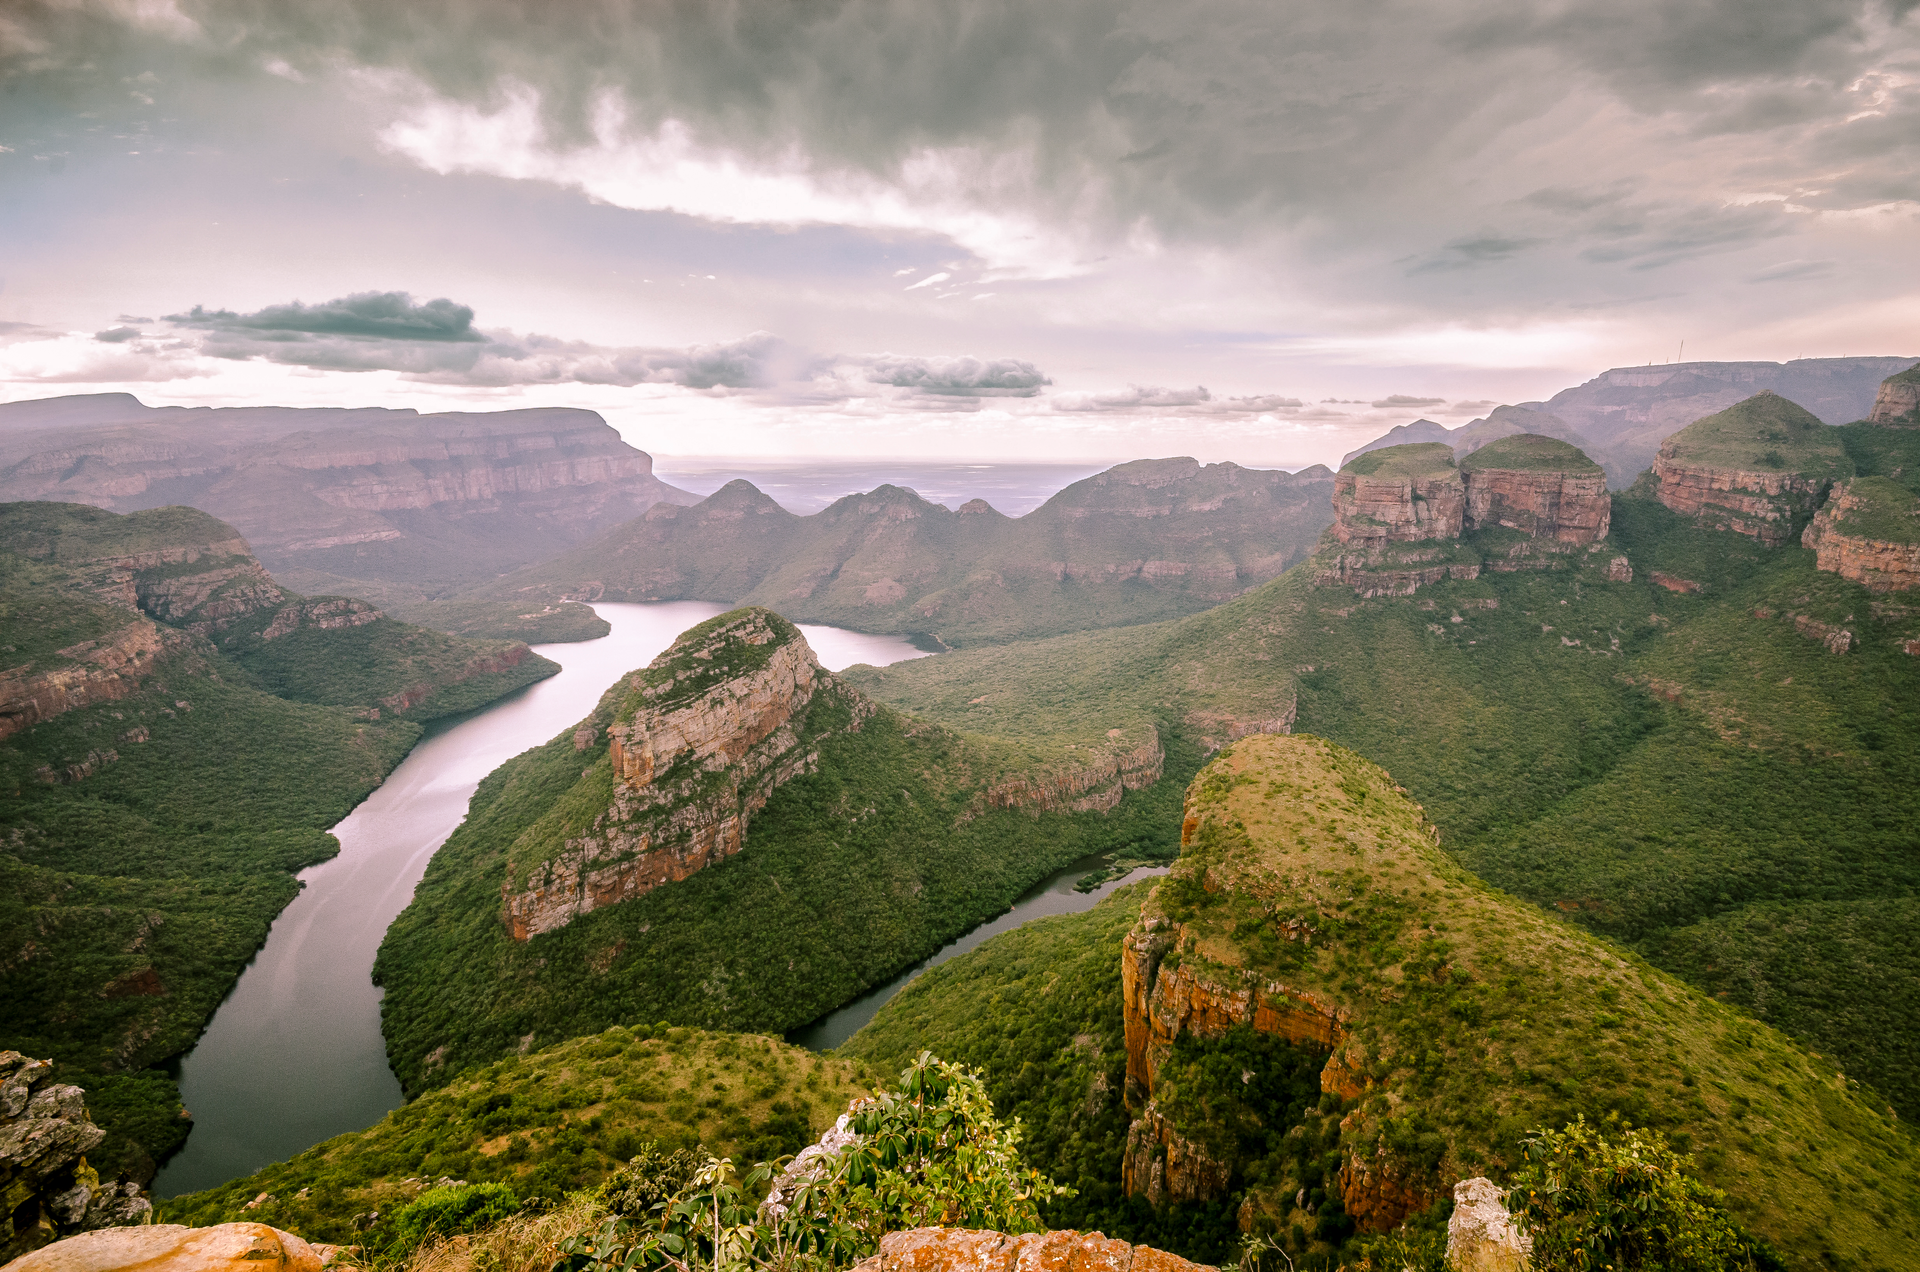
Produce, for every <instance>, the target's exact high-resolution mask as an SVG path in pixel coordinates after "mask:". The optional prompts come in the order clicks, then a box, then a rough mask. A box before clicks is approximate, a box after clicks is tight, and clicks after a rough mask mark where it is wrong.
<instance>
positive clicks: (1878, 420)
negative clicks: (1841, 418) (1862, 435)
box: [1867, 366, 1920, 428]
mask: <svg viewBox="0 0 1920 1272" xmlns="http://www.w3.org/2000/svg"><path fill="white" fill-rule="evenodd" d="M1867 422H1868V423H1869V424H1891V425H1894V426H1895V427H1897V428H1920V366H1913V367H1908V368H1907V369H1906V370H1905V371H1902V372H1901V373H1900V374H1899V375H1890V376H1888V377H1887V378H1886V379H1884V380H1882V381H1881V382H1880V392H1879V393H1878V394H1876V395H1875V396H1874V399H1873V410H1871V411H1869V412H1868V413H1867Z"/></svg>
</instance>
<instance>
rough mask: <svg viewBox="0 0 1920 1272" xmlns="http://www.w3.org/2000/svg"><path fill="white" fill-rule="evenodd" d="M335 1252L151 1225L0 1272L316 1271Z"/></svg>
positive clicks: (225, 1230)
mask: <svg viewBox="0 0 1920 1272" xmlns="http://www.w3.org/2000/svg"><path fill="white" fill-rule="evenodd" d="M333 1253H334V1247H332V1246H314V1245H309V1244H307V1243H306V1242H305V1241H302V1240H301V1239H300V1238H299V1237H296V1236H294V1235H293V1234H292V1233H291V1232H282V1231H280V1230H279V1229H278V1228H270V1227H268V1226H267V1225H266V1224H264V1223H222V1224H216V1225H214V1226H213V1227H211V1228H189V1227H186V1226H184V1225H182V1224H177V1223H155V1224H146V1225H144V1226H141V1227H137V1228H102V1229H100V1230H99V1231H97V1232H83V1233H81V1234H80V1235H78V1236H74V1237H68V1238H66V1239H65V1240H62V1241H56V1242H54V1243H53V1244H52V1245H48V1246H42V1247H41V1248H40V1249H38V1250H35V1251H34V1252H33V1253H31V1254H27V1255H22V1256H21V1257H20V1258H18V1259H15V1260H14V1261H13V1262H12V1263H9V1264H7V1265H6V1267H5V1268H4V1269H0V1272H114V1270H115V1269H120V1268H137V1269H139V1270H140V1272H221V1270H222V1269H231V1270H232V1272H320V1269H321V1268H323V1267H325V1266H326V1264H327V1263H328V1262H329V1261H330V1260H331V1258H332V1256H333Z"/></svg>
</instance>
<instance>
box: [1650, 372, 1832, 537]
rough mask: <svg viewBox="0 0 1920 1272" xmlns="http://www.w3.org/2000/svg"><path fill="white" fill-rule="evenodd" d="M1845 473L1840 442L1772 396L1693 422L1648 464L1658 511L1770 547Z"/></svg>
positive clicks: (1793, 531)
mask: <svg viewBox="0 0 1920 1272" xmlns="http://www.w3.org/2000/svg"><path fill="white" fill-rule="evenodd" d="M1850 472H1851V464H1850V462H1849V461H1848V460H1847V458H1846V453H1845V451H1844V450H1843V449H1842V448H1841V445H1840V437H1839V434H1837V433H1835V432H1834V431H1833V430H1831V429H1829V428H1827V427H1826V426H1825V425H1823V424H1821V422H1820V421H1819V420H1818V419H1817V418H1816V417H1814V416H1813V415H1812V414H1811V413H1810V412H1808V411H1806V410H1804V409H1802V408H1801V407H1799V406H1796V405H1795V404H1794V403H1792V402H1789V401H1787V400H1786V399H1785V398H1783V397H1780V396H1778V395H1776V394H1774V393H1772V392H1771V391H1768V392H1762V393H1760V394H1758V395H1756V396H1754V397H1751V398H1748V399H1747V400H1746V401H1744V402H1741V403H1739V404H1737V405H1735V406H1731V407H1728V408H1727V409H1726V410H1724V411H1721V412H1720V413H1719V414H1717V415H1709V416H1706V417H1705V418H1702V419H1698V420H1695V421H1694V422H1693V423H1691V424H1689V425H1687V427H1685V428H1684V429H1681V430H1680V431H1679V432H1678V433H1675V434H1674V435H1673V436H1672V437H1670V438H1668V439H1667V441H1666V443H1665V444H1664V445H1663V446H1661V448H1660V454H1659V455H1658V457H1657V458H1656V459H1655V460H1654V463H1653V476H1654V480H1655V482H1656V483H1657V485H1656V490H1657V492H1658V495H1659V498H1660V502H1661V503H1663V504H1665V505H1666V506H1667V507H1668V508H1670V509H1672V510H1673V511H1674V512H1676V513H1679V514H1680V515H1681V516H1683V517H1690V518H1693V519H1694V520H1696V521H1697V522H1698V523H1699V524H1700V525H1702V526H1704V527H1706V528H1707V529H1712V530H1732V531H1735V532H1737V533H1739V534H1744V535H1748V536H1750V537H1752V538H1755V539H1758V540H1759V541H1760V542H1762V543H1764V544H1766V545H1767V546H1769V547H1779V546H1780V545H1782V544H1784V543H1787V542H1789V541H1790V540H1792V539H1793V538H1794V537H1795V536H1796V535H1798V534H1799V533H1800V531H1801V529H1802V528H1803V527H1804V525H1805V524H1806V519H1807V518H1808V517H1811V516H1812V515H1813V513H1814V511H1815V509H1817V508H1819V507H1820V505H1821V503H1822V502H1823V501H1825V499H1826V497H1827V491H1828V490H1829V489H1830V488H1831V487H1832V485H1833V483H1834V481H1835V480H1837V479H1840V478H1844V477H1846V476H1848V475H1849V473H1850Z"/></svg>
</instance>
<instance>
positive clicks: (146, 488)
mask: <svg viewBox="0 0 1920 1272" xmlns="http://www.w3.org/2000/svg"><path fill="white" fill-rule="evenodd" d="M0 499H7V500H52V501H63V502H71V503H84V504H90V505H93V506H95V507H99V508H104V509H110V510H113V511H118V512H133V511H139V510H142V509H146V508H153V507H158V506H160V505H164V504H191V505H193V506H194V507H196V508H200V509H204V510H205V511H206V512H208V513H211V514H212V515H213V516H215V517H218V518H220V519H221V520H223V521H225V522H227V523H229V524H230V525H232V526H233V527H235V528H236V529H238V530H239V532H240V534H241V535H243V536H244V537H245V538H246V540H247V541H248V542H250V543H251V544H252V545H253V547H254V549H255V551H257V552H258V553H259V555H260V557H261V559H262V560H263V561H264V562H265V563H266V564H267V565H269V566H270V567H271V568H272V569H273V570H274V571H275V573H276V574H280V575H282V576H288V575H292V576H293V577H296V578H297V579H298V580H299V585H300V586H301V587H302V588H303V589H305V588H315V589H316V590H326V591H334V590H339V589H340V588H341V587H342V586H345V587H347V589H348V590H359V589H355V588H352V587H351V582H350V581H351V580H355V579H365V580H378V581H383V582H388V583H394V582H399V583H412V584H437V585H440V586H442V587H444V586H446V585H450V584H455V583H459V582H469V581H476V580H478V579H482V578H490V577H492V576H494V575H497V574H500V573H502V572H504V571H506V570H510V569H513V568H515V567H516V566H520V565H525V564H527V563H528V562H530V561H534V560H540V559H543V558H544V557H546V556H551V555H553V554H554V553H557V552H560V551H563V550H564V549H566V548H567V547H569V546H571V545H573V544H575V543H578V542H580V541H581V540H583V539H586V538H589V537H591V536H592V535H595V534H598V533H600V532H601V531H604V530H606V529H607V528H609V527H611V526H614V525H617V524H619V523H620V522H622V521H625V520H628V519H629V518H631V517H634V516H637V515H639V514H640V513H642V512H645V511H646V510H647V509H648V508H649V507H651V506H653V505H654V504H656V503H659V502H661V501H663V500H664V501H668V502H674V501H678V502H684V503H691V502H693V497H692V496H691V495H688V494H686V493H685V492H684V491H680V490H676V489H675V488H673V487H671V486H668V485H666V484H665V483H664V482H661V481H660V480H659V479H658V478H656V477H655V476H654V475H653V461H652V459H651V458H650V457H649V456H648V455H646V454H645V453H644V452H642V451H638V450H635V449H634V448H632V447H631V446H628V445H627V444H626V443H625V442H624V441H622V440H621V439H620V436H619V434H618V433H617V432H615V431H614V429H613V428H612V427H610V426H609V425H608V424H607V423H606V421H604V420H602V419H601V418H600V417H599V416H598V415H596V414H594V413H593V412H591V411H578V410H566V409H536V410H519V411H501V412H493V413H463V412H449V413H446V414H438V415H424V416H423V415H420V414H418V413H416V412H414V411H411V410H383V409H363V410H330V409H320V410H293V409H288V408H283V407H246V408H219V409H205V408H196V409H187V408H178V407H165V408H150V407H146V406H143V405H142V404H140V403H139V402H138V401H137V400H135V399H133V398H131V397H129V396H127V395H125V394H101V395H93V396H90V397H85V398H54V399H48V400H44V401H38V402H15V403H9V404H7V405H5V406H0ZM322 575H331V576H335V577H334V578H332V579H323V578H320V577H318V576H322Z"/></svg>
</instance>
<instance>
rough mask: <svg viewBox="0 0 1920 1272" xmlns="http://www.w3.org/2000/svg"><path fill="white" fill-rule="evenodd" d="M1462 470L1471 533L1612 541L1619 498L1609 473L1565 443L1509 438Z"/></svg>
mask: <svg viewBox="0 0 1920 1272" xmlns="http://www.w3.org/2000/svg"><path fill="white" fill-rule="evenodd" d="M1460 469H1461V474H1462V478H1463V480H1464V482H1465V484H1466V491H1467V507H1466V528H1467V529H1468V530H1485V529H1490V528H1492V527H1495V526H1504V527H1506V528H1507V529H1509V530H1518V531H1519V532H1521V533H1522V534H1524V535H1527V536H1528V537H1529V538H1535V539H1551V540H1554V541H1556V542H1559V543H1567V544H1578V545H1585V544H1589V543H1596V542H1598V541H1599V540H1601V539H1604V538H1606V537H1607V529H1608V526H1609V525H1610V524H1611V522H1612V516H1613V498H1612V496H1610V495H1609V494H1608V493H1607V475H1606V472H1605V470H1603V469H1602V468H1601V467H1600V465H1598V464H1596V463H1594V462H1593V461H1592V460H1591V459H1588V458H1587V457H1586V455H1585V454H1583V453H1582V452H1581V451H1580V450H1579V449H1578V448H1576V447H1574V446H1571V445H1569V444H1567V443H1566V442H1564V441H1559V440H1556V439H1554V438H1550V437H1544V436H1540V435H1537V434H1531V433H1521V434H1512V435H1508V436H1505V437H1502V438H1500V439H1498V440H1496V441H1493V442H1490V443H1488V444H1487V445H1485V446H1483V447H1480V448H1479V449H1477V450H1475V451H1473V452H1471V453H1470V454H1468V456H1467V457H1466V458H1464V459H1463V460H1461V462H1460Z"/></svg>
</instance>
